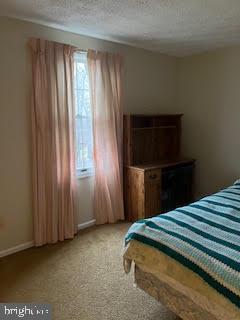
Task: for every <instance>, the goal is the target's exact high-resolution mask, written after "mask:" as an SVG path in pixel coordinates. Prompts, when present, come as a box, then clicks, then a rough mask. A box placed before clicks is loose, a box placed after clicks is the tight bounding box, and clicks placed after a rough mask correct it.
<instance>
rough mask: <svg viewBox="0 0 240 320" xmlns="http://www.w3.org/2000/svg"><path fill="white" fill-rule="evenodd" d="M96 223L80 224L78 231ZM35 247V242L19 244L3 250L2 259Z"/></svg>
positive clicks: (1, 252) (0, 256)
mask: <svg viewBox="0 0 240 320" xmlns="http://www.w3.org/2000/svg"><path fill="white" fill-rule="evenodd" d="M95 221H96V220H95V219H94V220H90V221H87V222H84V223H81V224H78V226H77V229H78V230H82V229H85V228H88V227H91V226H94V225H95ZM33 246H34V241H29V242H26V243H22V244H19V245H17V246H15V247H12V248H9V249H5V250H2V251H0V258H2V257H5V256H8V255H10V254H13V253H16V252H19V251H22V250H25V249H28V248H31V247H33Z"/></svg>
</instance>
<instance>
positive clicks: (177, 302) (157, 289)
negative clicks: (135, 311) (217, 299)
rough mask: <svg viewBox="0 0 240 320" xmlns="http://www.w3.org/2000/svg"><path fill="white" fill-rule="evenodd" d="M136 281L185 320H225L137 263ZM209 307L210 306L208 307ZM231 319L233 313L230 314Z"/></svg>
mask: <svg viewBox="0 0 240 320" xmlns="http://www.w3.org/2000/svg"><path fill="white" fill-rule="evenodd" d="M135 282H136V284H137V286H138V287H139V288H140V289H142V290H144V291H145V292H146V293H148V294H149V295H150V296H152V297H153V298H155V299H156V300H157V301H159V302H160V303H162V304H163V305H164V306H166V307H167V308H168V309H169V310H170V311H172V312H173V313H175V314H176V315H178V317H179V318H178V319H183V320H223V319H224V318H222V317H216V316H215V315H213V314H211V313H210V312H209V310H205V309H204V308H202V307H200V306H199V305H197V304H196V303H194V302H193V301H192V300H191V299H190V298H189V297H187V296H186V295H184V294H183V293H182V292H180V291H177V290H176V289H174V288H172V287H171V286H170V285H168V284H167V283H165V282H162V281H160V280H159V279H158V278H156V277H155V276H154V275H152V274H150V273H147V272H144V271H143V270H142V269H141V268H139V267H138V266H137V265H135ZM206 308H207V309H209V307H206ZM229 319H232V318H231V315H229V318H228V320H229Z"/></svg>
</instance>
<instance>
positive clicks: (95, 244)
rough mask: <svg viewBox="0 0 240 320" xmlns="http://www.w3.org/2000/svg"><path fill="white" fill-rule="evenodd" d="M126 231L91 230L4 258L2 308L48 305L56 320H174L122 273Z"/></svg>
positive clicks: (117, 227) (122, 225) (118, 226)
mask: <svg viewBox="0 0 240 320" xmlns="http://www.w3.org/2000/svg"><path fill="white" fill-rule="evenodd" d="M128 227H129V224H127V223H120V224H116V225H104V226H98V227H92V228H89V229H87V230H84V231H81V232H79V234H78V235H77V236H76V237H75V238H74V239H73V240H71V241H66V242H64V243H59V244H56V245H47V246H44V247H41V248H31V249H28V250H25V251H22V252H19V253H16V254H13V255H11V256H8V257H5V258H1V259H0V302H35V303H41V302H45V303H50V304H52V306H53V319H54V320H130V319H131V320H175V319H176V318H175V316H174V315H173V314H172V313H170V312H169V311H167V310H166V309H165V308H164V307H163V306H161V305H160V304H159V303H158V302H157V301H155V300H154V299H152V298H151V297H149V296H148V295H147V294H146V293H144V292H143V291H142V290H140V289H138V288H135V287H134V285H133V273H131V274H130V275H126V274H125V273H124V271H123V266H122V251H123V238H124V234H125V233H126V231H127V229H128Z"/></svg>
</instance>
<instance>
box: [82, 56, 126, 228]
mask: <svg viewBox="0 0 240 320" xmlns="http://www.w3.org/2000/svg"><path fill="white" fill-rule="evenodd" d="M87 57H88V70H89V78H90V87H91V102H92V113H93V140H94V152H93V154H94V161H95V190H94V212H95V218H96V223H97V224H103V223H108V222H109V223H114V222H116V221H118V220H123V219H124V210H123V192H122V121H123V114H122V58H121V56H119V55H117V54H110V53H104V52H97V51H94V50H88V55H87Z"/></svg>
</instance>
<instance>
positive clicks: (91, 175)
mask: <svg viewBox="0 0 240 320" xmlns="http://www.w3.org/2000/svg"><path fill="white" fill-rule="evenodd" d="M93 176H94V172H86V173H83V174H77V180H80V179H85V178H90V177H93Z"/></svg>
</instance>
